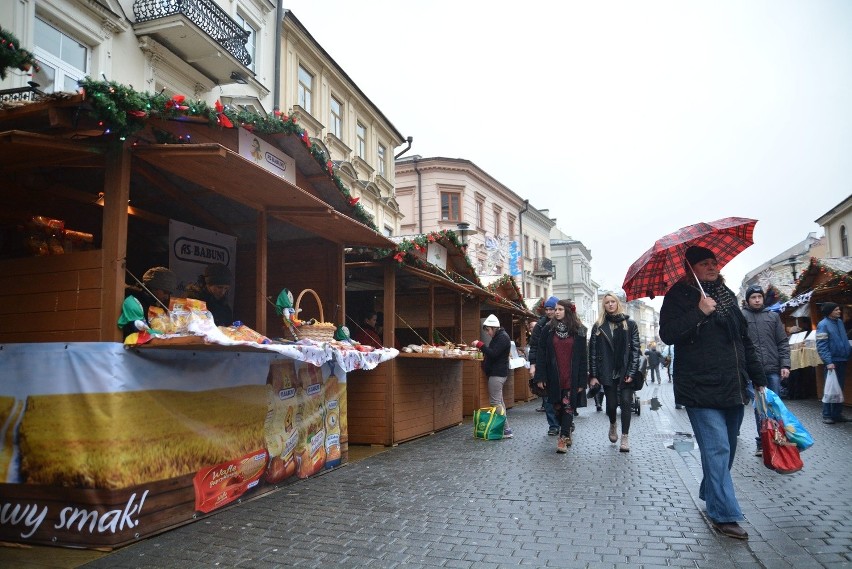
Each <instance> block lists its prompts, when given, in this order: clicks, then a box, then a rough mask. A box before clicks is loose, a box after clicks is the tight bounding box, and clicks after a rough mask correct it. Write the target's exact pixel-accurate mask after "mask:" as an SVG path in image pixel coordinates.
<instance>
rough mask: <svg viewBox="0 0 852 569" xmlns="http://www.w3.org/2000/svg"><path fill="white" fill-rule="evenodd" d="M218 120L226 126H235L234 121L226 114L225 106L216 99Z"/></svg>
mask: <svg viewBox="0 0 852 569" xmlns="http://www.w3.org/2000/svg"><path fill="white" fill-rule="evenodd" d="M216 120H217V121H219V124H220V125H221V126H223V127H225V128H234V123H232V122H231V119H229V118H228V116H227V115H226V114H225V106H224V105H223V104H222V103H220V102H219V101H218V100H217V101H216Z"/></svg>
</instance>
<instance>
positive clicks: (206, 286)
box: [186, 263, 234, 326]
mask: <svg viewBox="0 0 852 569" xmlns="http://www.w3.org/2000/svg"><path fill="white" fill-rule="evenodd" d="M233 280H234V278H233V275H231V270H230V269H229V268H228V267H226V266H225V265H222V264H218V263H214V264H210V265H207V267H206V268H205V269H204V274H203V275H201V276H200V277H199V279H198V282H197V283H195V284H191V285H189V286H188V287H186V297H187V298H195V299H198V300H203V301H204V302H205V303H207V310H209V311H210V314H212V315H213V321H214V322H216V325H217V326H230V325H231V324H233V322H234V311H233V309H232V308H231V307H230V305H228V299H227V298H226V296H227V295H228V291H229V290H231V285H232V283H233Z"/></svg>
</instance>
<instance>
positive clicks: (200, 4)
mask: <svg viewBox="0 0 852 569" xmlns="http://www.w3.org/2000/svg"><path fill="white" fill-rule="evenodd" d="M133 15H134V16H136V22H137V23H141V22H148V21H151V20H157V19H159V18H166V17H168V16H175V15H182V16H185V17H186V18H187V19H188V20H189V21H190V22H192V23H193V24H195V25H196V26H198V27H199V28H201V29H202V30H203V31H204V32H205V33H206V34H207V35H209V36H210V37H211V38H213V39H214V40H215V41H216V42H217V43H219V45H221V46H222V47H224V48H225V49H226V50H227V51H228V53H230V54H231V55H233V56H234V58H235V59H236V60H237V61H239V62H240V63H242V64H243V65H245V66H246V67H248V66H249V65H250V64H251V56H250V55H249V52H248V50H247V49H246V43H247V42H248V37H249V32H247V31H246V30H244V29H242V28H241V27H240V25H239V24H238V23H237V22H235V21H234V20H232V19H231V17H230V16H228V14H226V13H225V12H224V11H223V10H222V9H221V8H219V6H217V5H216V4H215V3H214V2H213V0H136V1H135V2H134V3H133Z"/></svg>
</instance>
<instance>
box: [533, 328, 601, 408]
mask: <svg viewBox="0 0 852 569" xmlns="http://www.w3.org/2000/svg"><path fill="white" fill-rule="evenodd" d="M554 334H555V329H554V328H553V327H552V326H545V327H544V328H543V329H542V331H541V335H540V336H539V339H538V355H537V356H536V359H537V362H538V363H536V365H535V378H534V381H535V382H536V383H538V382H541V383H544V385H545V390H546V391H547V400H548V401H561V400H562V397H561V395H562V394H561V393H560V388H559V368H558V367H557V364H556V352H555V351H554V349H553V335H554ZM587 345H588V344H587V342H586V329H585V328H582V327H581V328H580V330H578V331H577V334H576V335H575V336H574V352H573V356H572V358H571V382H572V384H573V385H574V389H573V390H572V393H571V407H572V408H574V409H576V408H577V390H578V389H579V388H581V387H582V388H583V389H585V388H586V387H587V386H588V385H589V364H588V349H587Z"/></svg>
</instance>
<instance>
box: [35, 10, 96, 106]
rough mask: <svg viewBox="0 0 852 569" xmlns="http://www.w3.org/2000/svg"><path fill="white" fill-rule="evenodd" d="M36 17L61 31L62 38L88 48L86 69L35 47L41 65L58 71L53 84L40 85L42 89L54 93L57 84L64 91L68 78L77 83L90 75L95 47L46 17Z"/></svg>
mask: <svg viewBox="0 0 852 569" xmlns="http://www.w3.org/2000/svg"><path fill="white" fill-rule="evenodd" d="M36 19H38V20H40V21H41V22H43V23H44V24H45V25H46V26H49V27H51V28H53V29H54V30H56V31H57V32H59V33H60V34H61V35H62V40H66V39H67V40H68V41H73V42H76V43H77V44H78V45H81V46H83V47H84V48H85V49H86V69H78V68H76V67H74V66H73V65H71V64H69V63H68V62H66V61H64V60H62V59H60V57H59V56H56V55H54V54H52V53H50V52H48V51H47V50H45V49H44V48H41V47H39V46H38V45H35V46H34V47H33V55H35V57H36V59H37V60H38V62H39V66H40V67H50V68H51V69H54V70H55V71H56V74H55V75H54V77H53V85H49V86H48V85H40V89H41V90H42V91H44V92H45V93H54V92H57V89H56V87H57V85H61V86H62V87H61V88H60V91H64V90H65V83H66V79H67V78H70V79H71V80H73V81H74V82H75V83H76V82H77V81H79V80H80V79H82V78H83V77H85V76H86V75H89V73H90V70H91V68H92V52H93V51H94V47H93V46H91V45H89V44H87V43H85V42H83V41H81V40H80V39H78V36H74V35H71V34H70V33H68V30H66V29H63V28H59V27H57V26H55V25H54V24H53V23H51V22H50V21H49V20H47V19H46V18H42V17H40V16H38V15H37V16H36ZM33 79H34V80H35V74H34V75H33ZM76 91H77V89H76V87H75V88H74V90H73V92H76Z"/></svg>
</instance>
